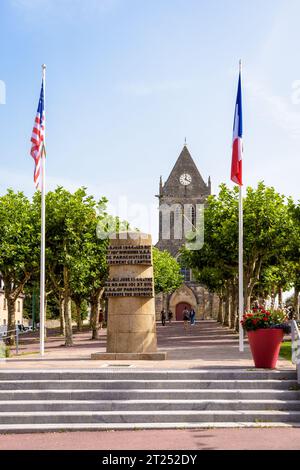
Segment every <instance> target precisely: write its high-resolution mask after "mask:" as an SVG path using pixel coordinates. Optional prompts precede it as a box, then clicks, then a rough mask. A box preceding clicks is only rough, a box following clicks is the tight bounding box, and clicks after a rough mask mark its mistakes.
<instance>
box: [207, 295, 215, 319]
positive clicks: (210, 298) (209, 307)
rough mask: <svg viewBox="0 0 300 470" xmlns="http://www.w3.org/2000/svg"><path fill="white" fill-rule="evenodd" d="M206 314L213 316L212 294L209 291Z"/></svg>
mask: <svg viewBox="0 0 300 470" xmlns="http://www.w3.org/2000/svg"><path fill="white" fill-rule="evenodd" d="M208 309H209V310H208V312H209V313H208V314H209V318H213V311H214V294H212V293H211V292H210V293H209V304H208Z"/></svg>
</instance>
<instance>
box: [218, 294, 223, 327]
mask: <svg viewBox="0 0 300 470" xmlns="http://www.w3.org/2000/svg"><path fill="white" fill-rule="evenodd" d="M223 314H224V299H223V295H220V301H219V310H218V317H217V322H219V323H222V322H223Z"/></svg>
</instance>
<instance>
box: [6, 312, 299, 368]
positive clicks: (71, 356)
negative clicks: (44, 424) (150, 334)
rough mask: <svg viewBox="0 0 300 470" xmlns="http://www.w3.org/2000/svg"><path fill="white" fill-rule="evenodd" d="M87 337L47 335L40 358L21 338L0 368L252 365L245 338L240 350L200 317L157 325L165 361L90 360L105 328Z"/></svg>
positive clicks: (102, 343)
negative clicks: (67, 339) (70, 339)
mask: <svg viewBox="0 0 300 470" xmlns="http://www.w3.org/2000/svg"><path fill="white" fill-rule="evenodd" d="M90 337H91V333H90V332H89V331H87V332H83V333H75V334H74V346H73V347H71V348H65V347H64V339H63V338H62V337H59V336H50V337H48V338H47V340H46V353H45V356H44V358H43V359H41V358H40V357H39V354H38V350H39V343H38V338H35V339H32V338H30V339H28V340H25V339H24V338H23V344H22V345H21V347H20V351H19V356H14V357H12V358H9V359H3V360H2V361H1V362H0V369H1V368H2V369H3V368H8V369H16V368H17V369H19V368H21V369H24V368H26V369H31V368H37V369H39V368H43V369H46V368H47V369H51V368H54V369H57V368H98V367H107V366H115V365H123V366H126V365H131V366H132V367H142V368H155V369H157V368H166V369H169V368H172V369H190V368H217V369H220V368H221V369H223V368H232V367H233V368H246V369H247V368H252V367H253V361H252V358H251V353H250V351H249V346H248V344H247V341H246V342H245V351H244V352H243V353H240V352H239V348H238V334H237V333H236V332H234V331H232V330H230V329H229V328H225V327H223V326H221V325H220V324H219V323H217V322H216V321H214V320H200V321H198V322H197V323H196V325H193V326H191V325H189V327H188V329H187V331H185V330H184V328H183V323H182V322H173V323H171V324H167V325H166V326H164V327H163V326H161V325H160V324H157V338H158V350H159V351H167V360H165V361H117V362H116V361H92V360H90V357H91V354H92V353H95V352H105V351H106V330H105V329H103V330H101V332H100V339H99V341H91V339H90ZM278 367H279V368H282V369H289V368H294V366H293V365H292V364H291V362H289V361H286V360H283V359H280V360H279V362H278Z"/></svg>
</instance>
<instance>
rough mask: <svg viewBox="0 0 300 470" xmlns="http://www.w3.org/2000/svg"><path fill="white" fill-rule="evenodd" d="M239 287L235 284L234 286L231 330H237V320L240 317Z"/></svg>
mask: <svg viewBox="0 0 300 470" xmlns="http://www.w3.org/2000/svg"><path fill="white" fill-rule="evenodd" d="M238 303H239V302H238V287H237V285H236V283H235V282H234V284H233V286H232V308H231V315H230V328H232V329H233V330H234V329H235V328H236V318H237V317H238Z"/></svg>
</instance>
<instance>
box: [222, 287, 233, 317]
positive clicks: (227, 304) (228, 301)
mask: <svg viewBox="0 0 300 470" xmlns="http://www.w3.org/2000/svg"><path fill="white" fill-rule="evenodd" d="M230 311H231V295H230V288H229V285H227V286H226V295H225V314H224V318H223V325H224V326H229V318H230Z"/></svg>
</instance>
